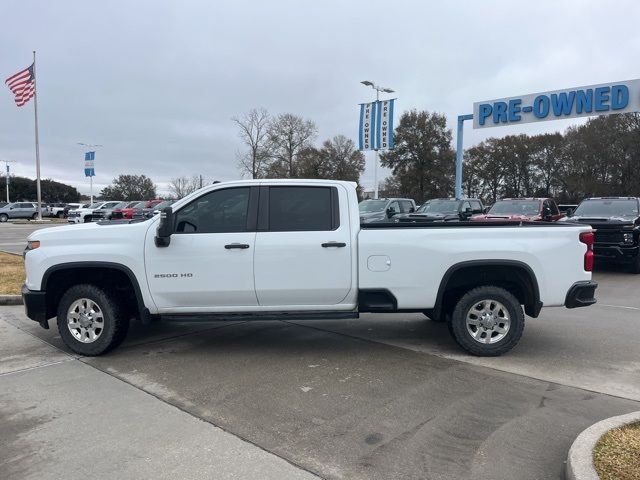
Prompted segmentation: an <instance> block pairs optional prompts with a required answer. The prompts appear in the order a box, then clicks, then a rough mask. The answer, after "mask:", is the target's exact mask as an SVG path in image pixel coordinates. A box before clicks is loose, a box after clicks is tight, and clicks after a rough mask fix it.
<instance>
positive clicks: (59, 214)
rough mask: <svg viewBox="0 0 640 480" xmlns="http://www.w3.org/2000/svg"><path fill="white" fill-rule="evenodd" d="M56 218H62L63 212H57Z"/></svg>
mask: <svg viewBox="0 0 640 480" xmlns="http://www.w3.org/2000/svg"><path fill="white" fill-rule="evenodd" d="M56 217H58V218H64V212H58V214H57V215H56Z"/></svg>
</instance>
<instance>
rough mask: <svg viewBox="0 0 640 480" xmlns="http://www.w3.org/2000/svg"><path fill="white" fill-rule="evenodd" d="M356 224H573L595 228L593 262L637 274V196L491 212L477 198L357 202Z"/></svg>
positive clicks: (514, 201)
mask: <svg viewBox="0 0 640 480" xmlns="http://www.w3.org/2000/svg"><path fill="white" fill-rule="evenodd" d="M359 208H360V222H361V223H372V222H390V221H392V222H396V223H400V222H402V223H405V222H410V223H422V222H460V221H470V222H487V223H488V222H557V221H563V222H577V223H582V224H588V225H590V226H591V227H593V228H594V230H595V243H594V253H595V256H596V258H598V259H600V260H605V261H612V262H616V263H623V264H626V265H628V266H629V268H630V270H631V271H633V272H634V273H640V198H638V197H597V198H587V199H585V200H583V201H582V202H581V203H580V204H578V205H557V204H556V202H555V200H554V199H552V198H503V199H501V200H498V201H497V202H495V203H494V204H493V205H492V206H491V207H490V208H489V207H485V206H484V205H483V204H482V201H481V200H479V199H477V198H465V199H458V200H456V199H454V198H435V199H432V200H428V201H426V202H425V203H423V204H422V205H421V206H420V207H418V208H417V209H415V202H414V201H413V200H412V199H408V198H387V199H377V200H364V201H362V202H360V206H359Z"/></svg>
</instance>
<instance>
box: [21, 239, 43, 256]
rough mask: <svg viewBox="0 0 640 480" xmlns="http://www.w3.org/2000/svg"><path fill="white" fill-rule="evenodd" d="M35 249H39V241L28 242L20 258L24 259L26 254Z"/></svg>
mask: <svg viewBox="0 0 640 480" xmlns="http://www.w3.org/2000/svg"><path fill="white" fill-rule="evenodd" d="M36 248H40V240H28V241H27V246H26V248H25V249H24V252H22V257H23V258H24V256H25V255H26V254H27V252H29V251H31V250H35V249H36Z"/></svg>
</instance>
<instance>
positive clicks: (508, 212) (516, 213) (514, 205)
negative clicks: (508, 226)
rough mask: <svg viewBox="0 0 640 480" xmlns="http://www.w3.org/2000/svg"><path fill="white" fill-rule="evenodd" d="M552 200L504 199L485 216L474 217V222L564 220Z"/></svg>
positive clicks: (562, 214) (472, 219)
mask: <svg viewBox="0 0 640 480" xmlns="http://www.w3.org/2000/svg"><path fill="white" fill-rule="evenodd" d="M564 216H565V215H564V213H560V210H558V205H556V202H555V201H554V200H553V199H552V198H503V199H502V200H498V201H497V202H496V203H494V204H493V206H492V207H491V208H490V209H489V211H488V212H487V213H485V214H484V215H474V216H473V217H471V221H473V222H491V221H502V222H505V221H513V222H538V221H543V220H544V221H547V222H556V221H558V220H560V219H561V218H563V217H564Z"/></svg>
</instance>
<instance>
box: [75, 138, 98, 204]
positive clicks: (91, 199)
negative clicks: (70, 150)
mask: <svg viewBox="0 0 640 480" xmlns="http://www.w3.org/2000/svg"><path fill="white" fill-rule="evenodd" d="M77 143H78V145H82V146H83V147H88V148H97V147H102V145H92V144H89V143H82V142H77ZM89 199H90V202H91V203H93V175H89Z"/></svg>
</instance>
